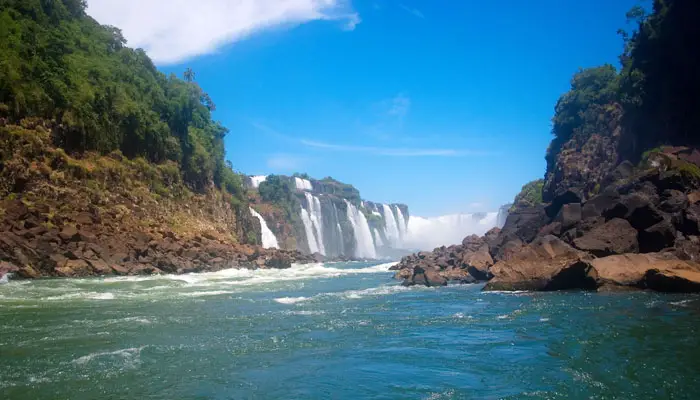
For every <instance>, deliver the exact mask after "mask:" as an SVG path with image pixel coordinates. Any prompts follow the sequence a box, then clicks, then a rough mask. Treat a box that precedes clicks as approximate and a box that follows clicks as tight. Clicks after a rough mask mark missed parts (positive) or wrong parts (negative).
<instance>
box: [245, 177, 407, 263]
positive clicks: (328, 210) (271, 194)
mask: <svg viewBox="0 0 700 400" xmlns="http://www.w3.org/2000/svg"><path fill="white" fill-rule="evenodd" d="M307 178H308V177H307V176H304V177H301V176H294V177H287V176H274V175H271V176H269V177H267V178H257V179H254V178H253V177H249V178H248V179H247V184H248V189H249V199H250V200H251V203H253V207H254V208H255V209H256V210H258V212H259V213H260V214H261V215H263V217H264V218H265V219H266V222H267V224H268V226H269V227H270V229H271V230H272V231H273V233H274V234H275V235H276V236H277V238H278V241H279V242H280V243H281V244H282V247H284V248H286V249H297V250H300V251H302V252H304V253H307V254H313V253H318V254H320V255H323V256H325V257H327V258H341V259H363V258H381V257H388V256H389V254H390V253H389V250H391V249H394V248H398V247H400V246H401V242H402V240H403V237H404V236H405V235H406V231H407V227H408V218H409V210H408V206H406V205H403V204H386V205H385V204H381V203H374V202H370V201H364V200H362V198H361V196H360V192H359V191H358V190H357V189H356V188H355V187H353V186H352V185H348V184H345V183H342V182H339V181H336V180H335V179H332V178H330V177H327V178H324V179H321V180H315V179H307ZM257 182H261V183H259V184H257V186H256V183H257Z"/></svg>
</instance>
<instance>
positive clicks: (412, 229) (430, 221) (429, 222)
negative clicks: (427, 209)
mask: <svg viewBox="0 0 700 400" xmlns="http://www.w3.org/2000/svg"><path fill="white" fill-rule="evenodd" d="M497 218H498V213H496V212H491V213H486V214H453V215H443V216H441V217H435V218H421V217H416V216H411V218H410V219H409V220H408V232H407V234H406V241H405V242H404V247H406V248H410V249H420V250H432V249H434V248H435V247H438V246H443V245H445V246H449V245H452V244H459V243H461V242H462V239H464V238H465V237H466V236H469V235H479V236H482V235H483V234H485V233H486V232H488V231H489V230H490V229H491V228H493V227H495V226H496V223H497V222H498V221H497Z"/></svg>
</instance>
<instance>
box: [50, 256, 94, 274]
mask: <svg viewBox="0 0 700 400" xmlns="http://www.w3.org/2000/svg"><path fill="white" fill-rule="evenodd" d="M54 271H55V272H56V274H57V275H58V276H62V277H74V276H89V275H91V274H92V269H91V268H90V264H88V262H87V261H85V260H68V261H66V262H65V263H63V265H62V266H60V267H56V268H54Z"/></svg>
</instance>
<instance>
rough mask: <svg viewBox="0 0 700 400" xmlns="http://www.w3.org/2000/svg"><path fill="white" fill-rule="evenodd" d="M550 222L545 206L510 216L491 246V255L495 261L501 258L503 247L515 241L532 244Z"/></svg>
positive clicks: (523, 210) (520, 210) (517, 211)
mask: <svg viewBox="0 0 700 400" xmlns="http://www.w3.org/2000/svg"><path fill="white" fill-rule="evenodd" d="M549 220H550V219H549V217H547V213H546V212H545V210H544V207H543V206H535V207H528V208H522V209H518V210H515V211H513V212H512V213H510V214H508V218H506V224H505V225H504V226H503V228H502V229H501V233H500V235H499V236H498V238H496V239H495V240H494V241H493V243H491V245H490V252H491V255H492V256H493V257H494V259H499V258H501V256H502V253H503V246H504V245H505V244H506V243H508V242H510V241H513V240H520V241H522V242H525V243H529V242H531V241H532V240H533V239H535V237H537V235H538V233H539V232H540V229H542V227H543V226H545V225H547V224H548V223H549Z"/></svg>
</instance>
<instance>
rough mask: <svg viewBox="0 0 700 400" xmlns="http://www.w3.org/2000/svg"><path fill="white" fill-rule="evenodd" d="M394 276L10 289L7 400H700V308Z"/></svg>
mask: <svg viewBox="0 0 700 400" xmlns="http://www.w3.org/2000/svg"><path fill="white" fill-rule="evenodd" d="M389 266H390V265H389V264H381V265H377V264H376V263H375V264H371V263H338V264H325V265H323V264H313V265H307V266H295V267H293V268H292V269H289V270H281V271H277V270H260V271H238V270H228V271H221V272H217V273H207V274H192V275H183V276H157V277H118V278H93V279H67V280H38V281H11V282H10V283H8V284H5V285H0V399H365V398H371V399H470V398H478V399H481V398H485V399H501V398H504V399H697V398H700V297H697V296H692V295H664V294H658V293H649V292H638V293H618V294H597V293H583V292H565V293H487V292H482V291H481V286H480V285H465V286H450V287H446V288H439V289H432V288H404V287H402V286H400V285H398V284H397V282H395V281H394V280H393V279H392V274H391V273H390V272H389V271H388V267H389Z"/></svg>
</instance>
